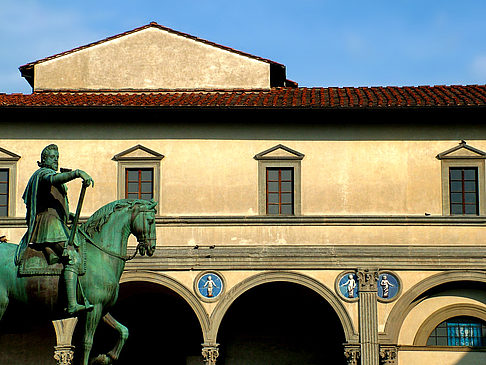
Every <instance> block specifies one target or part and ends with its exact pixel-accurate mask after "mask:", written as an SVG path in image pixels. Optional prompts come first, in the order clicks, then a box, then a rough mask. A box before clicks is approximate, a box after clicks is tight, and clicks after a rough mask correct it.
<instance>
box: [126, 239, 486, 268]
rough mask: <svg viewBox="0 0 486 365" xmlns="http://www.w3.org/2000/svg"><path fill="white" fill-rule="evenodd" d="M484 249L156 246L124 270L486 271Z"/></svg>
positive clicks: (383, 246)
mask: <svg viewBox="0 0 486 365" xmlns="http://www.w3.org/2000/svg"><path fill="white" fill-rule="evenodd" d="M485 256H486V246H484V247H478V246H460V247H458V246H410V245H369V246H368V245H367V246H365V245H352V244H350V245H319V246H318V245H315V246H314V245H255V246H229V245H228V246H227V245H225V246H214V245H207V246H202V245H198V246H191V247H177V246H164V245H163V244H160V243H159V245H158V247H157V249H156V251H155V255H154V256H153V257H150V258H148V257H136V258H135V259H134V260H133V261H131V262H129V263H128V265H127V267H126V269H127V270H164V271H165V270H210V269H211V270H268V269H285V270H298V269H307V270H311V269H315V270H333V269H335V270H343V269H354V268H358V267H376V268H378V269H380V270H454V269H461V270H486V260H484V257H485Z"/></svg>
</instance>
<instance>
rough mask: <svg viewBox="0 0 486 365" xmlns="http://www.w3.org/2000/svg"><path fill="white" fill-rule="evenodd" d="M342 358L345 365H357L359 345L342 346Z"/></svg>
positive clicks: (359, 355) (359, 354)
mask: <svg viewBox="0 0 486 365" xmlns="http://www.w3.org/2000/svg"><path fill="white" fill-rule="evenodd" d="M344 357H345V358H346V364H347V365H358V364H359V358H360V357H361V345H360V344H359V343H358V344H348V345H344Z"/></svg>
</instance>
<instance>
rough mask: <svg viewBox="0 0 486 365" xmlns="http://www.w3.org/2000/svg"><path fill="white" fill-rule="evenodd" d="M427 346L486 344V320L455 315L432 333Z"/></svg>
mask: <svg viewBox="0 0 486 365" xmlns="http://www.w3.org/2000/svg"><path fill="white" fill-rule="evenodd" d="M427 346H486V322H484V321H482V320H480V319H477V318H474V317H453V318H449V319H447V320H445V321H444V322H442V323H440V324H439V325H438V326H437V327H435V329H434V330H433V331H432V333H431V334H430V336H429V338H428V340H427Z"/></svg>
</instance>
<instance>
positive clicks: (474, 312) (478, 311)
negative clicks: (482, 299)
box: [413, 303, 486, 346]
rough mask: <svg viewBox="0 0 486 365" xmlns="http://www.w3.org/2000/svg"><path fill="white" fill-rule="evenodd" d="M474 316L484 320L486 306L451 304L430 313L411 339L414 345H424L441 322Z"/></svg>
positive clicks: (485, 318)
mask: <svg viewBox="0 0 486 365" xmlns="http://www.w3.org/2000/svg"><path fill="white" fill-rule="evenodd" d="M464 316H466V317H474V318H478V319H481V320H483V321H485V322H486V308H483V307H480V306H479V305H474V304H466V303H464V304H460V303H458V304H452V305H449V306H447V307H444V308H441V309H439V310H437V311H435V312H434V313H432V314H431V315H430V317H428V318H427V319H426V320H425V321H424V322H423V323H422V325H421V326H420V328H419V329H418V331H417V334H416V335H415V339H414V340H413V344H414V346H426V345H427V340H428V338H429V335H430V333H431V332H432V331H433V330H434V328H435V327H437V326H438V325H439V324H441V323H442V322H444V321H446V320H448V319H449V318H453V317H464Z"/></svg>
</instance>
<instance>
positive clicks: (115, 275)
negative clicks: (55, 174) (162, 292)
mask: <svg viewBox="0 0 486 365" xmlns="http://www.w3.org/2000/svg"><path fill="white" fill-rule="evenodd" d="M156 204H157V203H156V202H154V201H146V200H138V199H123V200H117V201H114V202H111V203H108V204H106V205H105V206H103V207H101V208H100V209H98V210H97V211H96V212H95V213H94V214H93V215H92V216H91V217H90V218H89V219H88V220H87V221H86V223H84V224H82V225H81V226H80V227H79V228H78V235H80V237H81V238H83V240H84V245H85V247H84V250H85V253H86V261H85V262H86V266H85V274H84V275H80V276H79V279H78V280H79V286H78V290H77V294H78V303H81V302H82V301H83V300H86V299H87V300H88V301H89V303H91V304H92V305H93V306H94V308H93V309H92V310H91V311H87V312H85V313H83V315H80V316H79V320H80V322H79V324H80V325H82V326H83V327H84V328H83V334H82V339H81V351H82V352H81V353H80V354H79V355H80V357H79V359H80V363H81V364H82V365H88V363H89V360H90V352H91V348H92V346H93V336H94V333H95V331H96V328H97V327H98V324H99V322H100V319H101V318H103V321H104V322H105V323H107V324H108V325H109V326H111V327H112V328H114V329H115V330H116V331H117V332H118V341H117V343H116V345H115V347H114V348H113V349H112V350H111V351H109V352H108V353H107V354H102V355H99V356H98V357H96V358H95V359H94V360H93V363H98V364H111V363H112V362H113V361H115V360H117V359H118V358H119V356H120V352H121V350H122V347H123V345H124V343H125V341H126V340H127V337H128V329H127V328H126V327H125V326H123V325H122V324H121V323H119V322H118V321H117V320H116V319H115V318H113V317H112V316H111V315H110V314H109V312H108V310H109V309H110V308H111V307H112V306H113V305H114V304H115V302H116V300H117V297H118V291H119V281H120V277H121V275H122V272H123V269H124V267H125V262H126V261H127V260H128V259H130V258H129V257H128V256H127V242H128V237H129V236H130V234H133V235H134V236H135V237H136V238H137V241H138V246H137V250H136V251H135V254H136V253H137V251H138V252H140V255H145V253H146V254H147V255H148V256H152V255H153V253H154V251H155V245H156V230H155V214H156V210H155V206H156ZM16 248H17V245H15V244H12V243H2V244H0V320H1V319H2V316H3V314H4V313H5V310H6V309H7V305H8V304H9V301H18V302H21V303H24V304H26V305H27V308H29V307H30V308H32V310H34V308H35V309H36V310H37V309H38V308H39V306H40V307H42V308H43V309H44V310H45V311H46V312H47V313H48V314H47V315H48V317H49V318H48V319H59V318H66V317H67V315H66V314H65V312H64V310H63V308H64V307H65V306H66V299H65V298H63V296H62V294H63V293H62V287H63V285H62V282H60V280H62V279H60V277H59V276H20V275H19V274H18V266H16V265H15V262H14V257H15V251H16ZM135 254H134V255H135ZM134 255H133V256H134ZM132 258H133V257H132ZM60 284H61V285H60ZM32 288H47V290H39V289H34V290H33V289H32Z"/></svg>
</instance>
